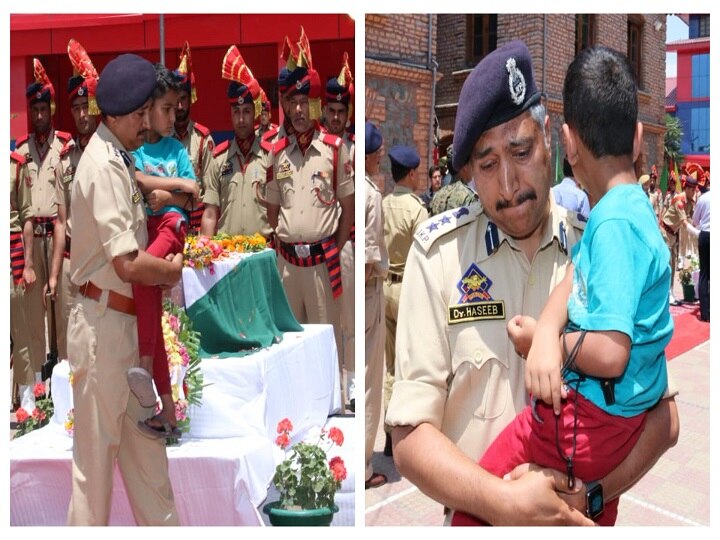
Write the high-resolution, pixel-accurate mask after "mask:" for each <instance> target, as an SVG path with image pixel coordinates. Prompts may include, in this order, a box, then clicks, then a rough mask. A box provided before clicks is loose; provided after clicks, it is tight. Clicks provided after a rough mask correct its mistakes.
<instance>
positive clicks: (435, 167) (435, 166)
mask: <svg viewBox="0 0 720 540" xmlns="http://www.w3.org/2000/svg"><path fill="white" fill-rule="evenodd" d="M439 170H440V167H438V166H437V165H433V166H431V167H430V168H429V169H428V178H432V175H433V174H435V171H439ZM441 172H442V171H441Z"/></svg>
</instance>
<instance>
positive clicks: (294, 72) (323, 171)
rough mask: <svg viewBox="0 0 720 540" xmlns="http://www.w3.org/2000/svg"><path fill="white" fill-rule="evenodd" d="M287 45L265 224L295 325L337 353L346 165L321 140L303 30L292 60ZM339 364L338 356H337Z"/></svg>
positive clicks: (336, 143) (329, 139) (348, 184)
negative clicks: (281, 119)
mask: <svg viewBox="0 0 720 540" xmlns="http://www.w3.org/2000/svg"><path fill="white" fill-rule="evenodd" d="M288 43H289V40H288V42H286V46H285V51H284V53H283V56H284V57H286V58H288V66H289V67H286V68H283V69H282V70H281V72H280V75H279V77H278V86H279V89H280V93H281V99H282V103H283V109H284V111H285V114H286V117H287V119H288V120H287V121H286V122H285V123H284V125H283V127H282V128H280V132H279V133H278V140H277V142H275V144H274V145H273V169H272V170H273V180H272V182H269V183H268V186H267V201H268V217H269V219H270V224H271V226H272V227H273V228H274V229H275V231H276V236H277V240H278V251H279V255H280V256H279V257H278V270H279V272H280V276H281V279H282V283H283V286H284V288H285V293H286V294H287V297H288V302H289V304H290V306H291V308H292V310H293V312H294V314H295V317H296V318H297V319H298V321H300V322H301V323H330V324H332V325H333V327H334V330H335V341H336V345H337V350H338V351H340V350H341V343H342V335H341V332H340V305H339V304H340V302H339V300H338V299H339V297H340V295H341V294H346V293H347V294H353V291H344V290H343V287H342V278H341V272H340V253H339V252H340V247H341V246H343V245H344V244H345V242H347V240H348V238H349V237H350V226H351V224H352V223H353V221H354V219H355V212H354V200H355V195H354V192H355V189H354V184H353V177H354V174H353V167H352V159H351V157H350V156H348V155H347V153H346V151H345V146H344V145H343V144H342V140H341V139H340V138H339V137H335V136H334V135H330V134H329V133H324V132H322V131H321V130H320V126H319V124H318V122H317V120H319V118H320V101H321V99H320V97H321V95H322V86H321V84H320V76H319V75H318V73H317V71H315V70H314V69H313V68H312V64H311V63H310V62H309V59H310V58H311V56H310V51H309V44H308V42H307V38H306V37H305V33H304V31H303V32H302V34H301V37H300V40H299V42H298V47H297V49H296V50H299V51H300V52H299V54H298V55H297V57H295V53H294V52H292V51H291V49H290V47H289V45H288ZM339 358H340V357H339Z"/></svg>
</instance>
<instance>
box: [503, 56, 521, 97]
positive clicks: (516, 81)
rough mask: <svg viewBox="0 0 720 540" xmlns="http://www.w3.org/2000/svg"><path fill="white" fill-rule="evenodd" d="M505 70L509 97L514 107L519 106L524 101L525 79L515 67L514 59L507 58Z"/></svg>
mask: <svg viewBox="0 0 720 540" xmlns="http://www.w3.org/2000/svg"><path fill="white" fill-rule="evenodd" d="M505 69H506V70H507V72H508V86H509V88H510V97H511V98H512V100H513V103H514V104H515V105H521V104H522V102H523V101H525V77H524V76H523V74H522V71H520V70H519V69H518V67H517V64H516V63H515V59H514V58H512V57H511V58H508V59H507V62H505Z"/></svg>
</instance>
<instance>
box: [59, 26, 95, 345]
mask: <svg viewBox="0 0 720 540" xmlns="http://www.w3.org/2000/svg"><path fill="white" fill-rule="evenodd" d="M68 56H69V57H70V62H71V63H72V65H73V73H74V74H73V76H72V77H70V79H69V80H68V101H69V102H70V113H71V114H72V117H73V120H74V121H75V128H76V129H77V132H78V134H77V137H76V138H74V139H70V140H69V141H68V142H67V143H66V144H65V146H64V147H63V149H62V151H61V152H60V163H58V166H57V167H56V169H55V188H56V192H55V199H56V202H57V220H56V222H55V231H54V233H53V252H52V264H51V266H50V279H49V280H48V285H47V288H48V291H49V292H50V296H51V297H53V298H56V302H57V304H58V311H59V313H60V317H58V318H57V320H56V325H57V344H58V359H66V358H67V320H68V317H69V315H70V306H71V305H72V300H73V298H75V294H76V293H77V287H76V286H75V285H73V283H72V281H71V279H70V248H71V239H72V220H71V217H70V197H71V194H72V185H73V184H72V182H73V178H74V177H75V171H76V170H77V166H78V163H80V158H81V157H82V155H83V151H84V150H85V147H86V146H87V144H88V142H90V137H92V134H93V133H95V128H96V127H97V115H98V114H100V111H99V110H98V108H97V102H96V101H95V88H96V87H97V79H98V76H97V71H95V68H94V67H93V64H92V62H91V60H90V57H89V56H88V54H87V52H86V51H85V49H84V48H83V47H82V45H80V43H79V42H77V41H75V40H74V39H71V40H70V42H69V43H68ZM61 274H62V278H60V275H61ZM58 284H60V286H61V288H60V289H59V290H58Z"/></svg>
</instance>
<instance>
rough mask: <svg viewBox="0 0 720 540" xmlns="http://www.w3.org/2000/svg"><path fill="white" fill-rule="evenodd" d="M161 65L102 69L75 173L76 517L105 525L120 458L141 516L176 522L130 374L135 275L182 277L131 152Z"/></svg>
mask: <svg viewBox="0 0 720 540" xmlns="http://www.w3.org/2000/svg"><path fill="white" fill-rule="evenodd" d="M155 80H156V77H155V68H154V67H153V65H152V64H151V63H150V62H148V61H147V60H144V59H142V58H140V57H139V56H136V55H133V54H124V55H121V56H118V57H117V58H115V59H114V60H112V61H110V62H109V63H108V64H107V66H105V69H104V70H103V72H102V73H101V74H100V81H99V83H98V86H97V104H98V106H99V108H100V110H101V111H102V123H101V124H100V125H99V126H98V128H97V130H96V131H95V134H94V135H93V136H92V138H91V139H90V142H89V143H88V145H87V147H86V148H85V152H84V154H83V156H82V158H81V159H80V163H79V165H78V168H77V171H76V172H75V179H74V181H73V191H72V202H71V213H72V216H73V224H74V227H73V240H74V242H73V247H72V253H71V255H70V270H71V276H72V281H73V283H75V284H76V285H77V286H79V290H78V295H77V296H76V297H75V301H74V305H73V307H72V310H71V313H70V320H69V321H68V355H69V361H70V368H71V370H72V372H73V401H74V407H75V435H74V441H73V464H72V486H73V489H72V497H71V499H70V506H69V509H68V524H69V525H107V523H108V519H109V517H110V507H111V503H112V501H111V496H112V490H113V487H112V484H113V471H114V468H115V463H117V464H118V466H119V469H120V474H121V475H122V477H123V480H124V484H125V489H126V490H127V493H128V499H129V501H130V506H131V508H132V512H133V516H134V517H135V521H136V522H137V523H138V524H139V525H178V524H179V520H178V515H177V512H176V510H175V503H174V500H173V492H172V487H171V485H170V479H169V476H168V462H167V455H166V451H165V441H164V440H162V439H153V438H149V437H147V436H145V435H144V434H143V432H142V431H141V430H140V429H139V428H138V423H139V422H141V421H143V420H145V419H146V418H148V417H150V416H152V414H153V409H152V408H143V407H142V406H141V405H140V403H139V402H138V400H137V398H136V397H135V395H134V394H132V393H131V392H130V388H129V387H128V384H127V379H126V376H125V374H126V372H127V370H128V369H129V368H131V367H136V366H137V365H138V363H139V356H138V336H137V321H136V318H135V302H134V299H133V292H132V285H131V284H132V283H142V284H144V285H161V286H167V287H170V286H172V285H173V284H174V283H176V282H177V281H178V280H179V279H180V273H181V271H182V254H176V255H175V256H174V257H173V258H172V260H164V259H159V258H156V257H153V256H151V255H148V254H147V253H146V252H145V251H144V248H145V245H146V243H147V229H146V225H145V209H144V206H143V199H142V195H141V193H140V190H139V189H138V186H137V183H136V182H135V177H134V162H133V159H132V157H131V156H130V155H129V152H131V151H132V150H134V149H136V148H138V147H140V146H141V145H142V144H143V142H144V134H145V132H146V131H147V130H148V129H149V128H150V122H149V116H148V111H149V108H150V105H151V103H152V100H151V98H152V94H153V90H154V89H155Z"/></svg>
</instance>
